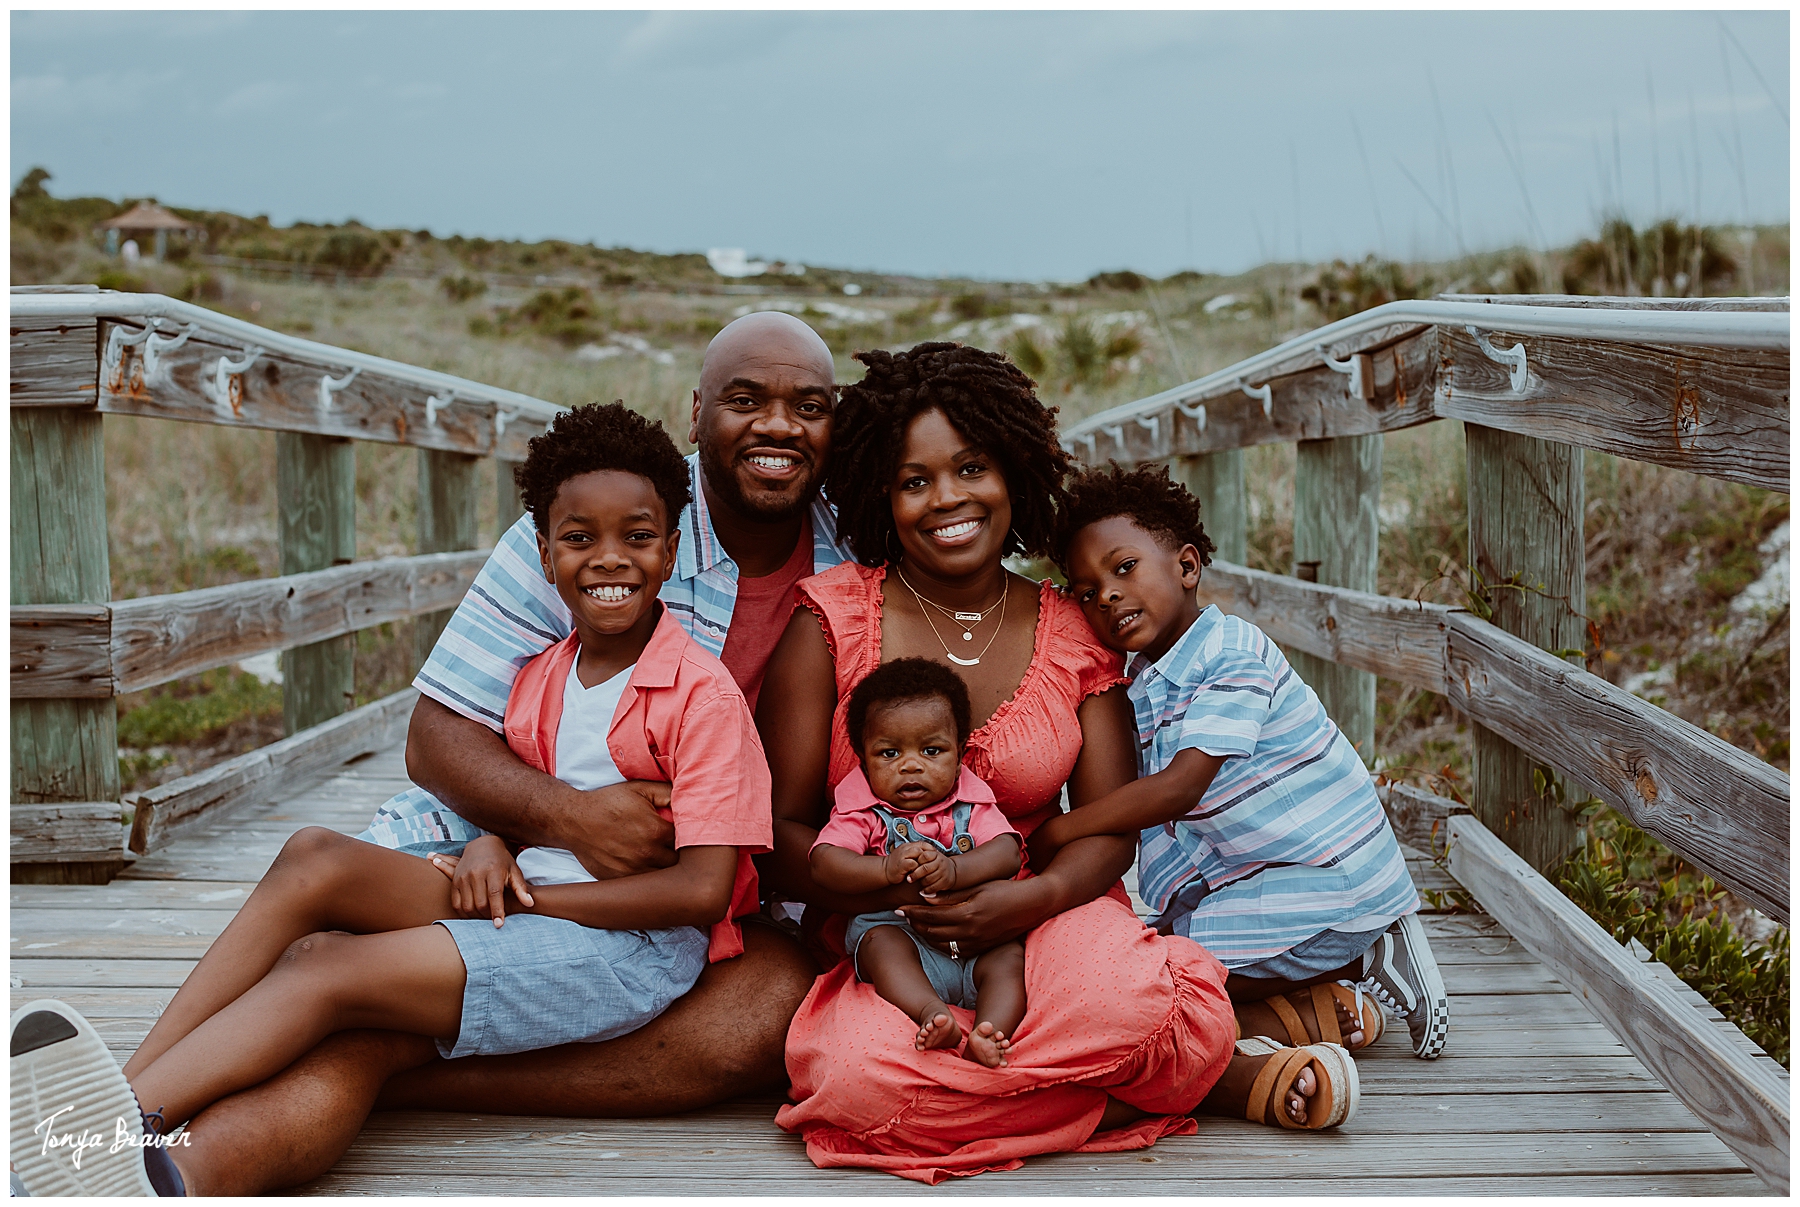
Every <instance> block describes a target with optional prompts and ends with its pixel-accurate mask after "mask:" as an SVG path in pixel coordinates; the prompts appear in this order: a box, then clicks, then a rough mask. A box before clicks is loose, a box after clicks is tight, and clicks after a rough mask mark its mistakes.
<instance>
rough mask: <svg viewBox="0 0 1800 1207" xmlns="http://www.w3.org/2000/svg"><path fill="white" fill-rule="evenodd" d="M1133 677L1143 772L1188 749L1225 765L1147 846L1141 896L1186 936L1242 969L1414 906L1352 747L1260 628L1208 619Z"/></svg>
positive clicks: (1379, 923) (1143, 846)
mask: <svg viewBox="0 0 1800 1207" xmlns="http://www.w3.org/2000/svg"><path fill="white" fill-rule="evenodd" d="M1130 674H1131V685H1130V687H1129V688H1128V689H1127V692H1128V694H1129V696H1130V699H1131V703H1132V707H1133V708H1134V709H1135V710H1136V713H1137V726H1138V771H1139V774H1141V775H1151V774H1154V773H1156V772H1158V771H1161V770H1163V769H1164V768H1166V767H1167V766H1168V765H1169V764H1170V762H1171V761H1173V760H1174V758H1175V754H1176V752H1177V751H1180V750H1187V749H1193V750H1198V751H1201V752H1203V753H1205V754H1212V755H1219V756H1222V757H1224V759H1225V762H1224V764H1223V766H1221V767H1220V769H1219V773H1218V775H1217V776H1215V777H1214V779H1213V782H1212V786H1211V787H1209V788H1208V789H1207V790H1206V794H1205V795H1204V796H1202V797H1201V798H1200V800H1199V801H1197V802H1196V803H1195V806H1194V808H1193V810H1192V811H1191V812H1190V813H1188V814H1187V815H1186V816H1184V817H1181V818H1179V819H1178V820H1175V821H1172V822H1167V823H1165V824H1163V825H1161V826H1154V827H1151V828H1149V829H1146V830H1145V831H1144V832H1143V834H1142V836H1141V841H1140V846H1139V853H1138V882H1139V890H1140V892H1141V893H1142V894H1143V897H1144V900H1145V902H1146V903H1147V904H1148V905H1149V906H1150V907H1151V908H1152V909H1153V910H1155V911H1156V912H1157V913H1158V914H1159V915H1163V914H1168V915H1171V920H1172V921H1173V922H1174V929H1175V933H1177V934H1184V935H1186V936H1187V937H1188V938H1191V939H1193V940H1194V941H1195V942H1196V943H1199V944H1200V945H1201V946H1202V947H1204V948H1206V949H1207V950H1208V951H1210V952H1211V953H1212V954H1213V955H1214V956H1216V957H1218V959H1219V961H1220V962H1221V963H1222V964H1224V965H1225V967H1227V968H1241V967H1244V966H1246V965H1249V964H1254V963H1256V962H1257V961H1259V960H1264V959H1267V958H1269V957H1270V956H1274V955H1279V954H1281V953H1282V952H1284V951H1287V950H1288V949H1290V948H1292V947H1293V946H1294V945H1295V944H1297V943H1300V942H1302V941H1303V940H1306V939H1310V938H1312V937H1313V936H1314V935H1316V934H1319V933H1320V932H1322V931H1327V930H1341V931H1369V930H1379V929H1382V928H1383V927H1385V926H1387V925H1388V923H1390V922H1392V921H1393V920H1394V919H1396V918H1398V917H1400V916H1401V915H1403V914H1409V913H1412V912H1413V911H1414V910H1416V909H1418V908H1419V895H1418V892H1417V890H1416V889H1414V887H1413V883H1412V878H1411V876H1409V875H1408V874H1407V871H1406V860H1405V858H1404V857H1403V856H1402V855H1401V853H1400V844H1399V843H1398V842H1397V841H1396V840H1395V838H1394V832H1393V830H1392V829H1391V828H1390V827H1389V825H1388V822H1387V816H1386V814H1384V813H1383V812H1382V808H1381V801H1380V799H1379V798H1377V797H1376V795H1375V789H1374V786H1373V785H1372V784H1371V783H1370V782H1369V773H1368V770H1367V769H1366V768H1365V767H1364V766H1363V764H1362V760H1361V759H1359V758H1358V757H1357V754H1356V748H1355V747H1353V746H1352V745H1351V744H1350V741H1349V739H1347V738H1346V737H1344V735H1343V733H1342V732H1341V731H1340V730H1339V729H1338V727H1337V726H1336V725H1335V724H1334V723H1333V722H1332V720H1331V718H1330V717H1329V716H1327V715H1326V713H1325V709H1324V707H1323V705H1321V704H1320V703H1319V697H1318V696H1317V695H1316V694H1315V693H1314V692H1313V690H1312V688H1310V687H1308V686H1307V685H1306V683H1305V682H1303V681H1302V680H1301V678H1300V677H1299V676H1298V675H1297V674H1295V673H1294V669H1293V667H1291V666H1290V665H1288V660H1287V658H1286V657H1285V656H1283V654H1282V652H1281V651H1280V650H1279V649H1278V648H1276V646H1275V643H1274V642H1272V641H1270V640H1269V638H1268V635H1267V634H1265V633H1264V632H1263V631H1262V630H1261V629H1259V628H1257V627H1256V626H1255V625H1253V624H1251V623H1249V622H1248V621H1245V620H1241V619H1239V618H1238V617H1235V616H1227V615H1225V614H1224V613H1223V612H1221V611H1219V609H1218V608H1216V607H1210V606H1209V607H1208V608H1207V609H1206V610H1205V611H1203V612H1202V613H1201V614H1200V616H1199V618H1198V619H1197V620H1195V621H1194V623H1193V625H1192V626H1190V627H1189V629H1188V631H1187V632H1186V633H1184V634H1182V636H1181V639H1180V640H1179V641H1177V642H1176V643H1175V645H1174V646H1173V647H1172V648H1171V649H1170V650H1169V651H1168V652H1167V653H1166V654H1164V655H1163V656H1162V657H1161V658H1159V659H1158V660H1157V661H1156V662H1155V663H1154V664H1151V663H1148V662H1147V661H1146V660H1145V659H1144V658H1143V656H1142V655H1139V656H1138V657H1136V658H1134V659H1133V660H1132V665H1131V669H1130ZM1184 889H1187V890H1188V891H1186V892H1183V890H1184ZM1178 895H1179V897H1180V898H1181V901H1180V903H1179V908H1177V909H1175V910H1171V905H1172V903H1176V899H1177V896H1178ZM1196 897H1198V898H1199V901H1198V904H1197V905H1195V906H1194V907H1193V910H1192V913H1187V914H1185V916H1182V915H1183V911H1185V910H1186V908H1187V906H1188V904H1189V903H1192V902H1193V901H1194V899H1195V898H1196Z"/></svg>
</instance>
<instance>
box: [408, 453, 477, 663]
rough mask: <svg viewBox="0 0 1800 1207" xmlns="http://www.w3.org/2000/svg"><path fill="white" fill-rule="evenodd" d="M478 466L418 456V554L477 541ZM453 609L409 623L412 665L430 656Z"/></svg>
mask: <svg viewBox="0 0 1800 1207" xmlns="http://www.w3.org/2000/svg"><path fill="white" fill-rule="evenodd" d="M479 465H480V463H479V462H478V461H476V460H475V458H473V457H465V456H461V455H459V454H456V453H443V452H436V451H432V450H429V449H427V450H423V451H421V452H420V453H419V552H420V553H444V552H448V551H450V550H453V549H469V548H472V547H474V546H475V545H476V544H477V543H478V542H479V540H480V537H479V534H478V532H477V528H476V494H475V490H476V472H477V469H478V468H479ZM452 611H453V609H449V608H446V609H445V610H444V611H441V612H433V613H431V614H430V615H427V616H421V617H419V618H418V619H417V620H415V621H414V622H413V666H414V667H415V668H416V667H420V666H423V665H424V664H425V659H426V658H428V657H430V656H431V648H432V647H433V646H435V645H436V644H437V639H438V634H440V633H442V632H443V631H444V626H445V625H446V624H449V623H450V616H451V613H452Z"/></svg>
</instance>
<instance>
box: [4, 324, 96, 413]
mask: <svg viewBox="0 0 1800 1207" xmlns="http://www.w3.org/2000/svg"><path fill="white" fill-rule="evenodd" d="M11 326H12V343H11V352H10V356H11V365H12V388H11V393H10V397H11V400H12V405H13V406H15V407H91V406H93V405H94V402H95V399H96V396H97V391H98V388H99V379H100V345H99V323H98V322H97V321H96V320H94V319H83V318H15V319H13V320H12V323H11Z"/></svg>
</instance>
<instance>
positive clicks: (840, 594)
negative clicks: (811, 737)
mask: <svg viewBox="0 0 1800 1207" xmlns="http://www.w3.org/2000/svg"><path fill="white" fill-rule="evenodd" d="M881 580H882V572H881V571H880V570H878V569H873V570H872V569H870V568H869V567H867V566H859V565H857V564H856V563H855V562H844V563H843V564H842V565H838V566H833V567H832V568H831V569H829V570H827V571H825V572H824V573H823V574H815V575H813V576H812V577H811V578H803V579H801V580H800V582H799V583H798V584H797V585H796V586H795V593H796V595H797V597H798V599H799V602H800V605H801V606H803V607H806V608H809V609H811V610H812V613H813V615H815V616H817V617H818V618H819V626H820V627H821V628H822V629H824V630H825V644H826V645H827V646H828V647H829V648H830V650H831V661H832V665H833V669H834V672H835V674H836V679H837V697H838V698H837V708H836V709H835V710H834V711H833V712H832V718H831V763H830V766H829V768H828V769H827V771H826V782H827V783H828V784H831V785H832V786H833V787H835V786H836V785H837V783H838V782H839V781H840V780H842V779H843V778H844V776H845V775H847V774H849V772H850V771H851V769H852V768H854V767H855V766H856V765H857V762H856V752H855V751H853V750H851V749H850V735H849V730H848V728H847V724H846V723H847V720H848V716H847V714H848V710H849V707H850V693H851V691H853V690H854V689H855V687H856V685H857V684H858V683H861V682H862V679H863V676H864V675H866V674H868V673H869V672H870V671H872V670H874V669H875V667H876V665H877V664H878V663H880V661H881Z"/></svg>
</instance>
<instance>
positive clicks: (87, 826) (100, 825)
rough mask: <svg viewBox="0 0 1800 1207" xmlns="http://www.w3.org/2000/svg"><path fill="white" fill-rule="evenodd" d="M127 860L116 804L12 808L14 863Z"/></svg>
mask: <svg viewBox="0 0 1800 1207" xmlns="http://www.w3.org/2000/svg"><path fill="white" fill-rule="evenodd" d="M124 858H125V827H124V824H123V823H121V822H120V820H119V805H118V802H116V801H38V802H34V803H32V804H24V805H19V804H15V805H13V806H12V862H14V863H91V862H105V861H113V860H123V859H124Z"/></svg>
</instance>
